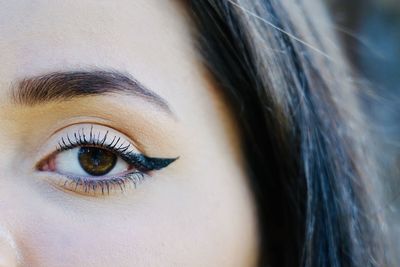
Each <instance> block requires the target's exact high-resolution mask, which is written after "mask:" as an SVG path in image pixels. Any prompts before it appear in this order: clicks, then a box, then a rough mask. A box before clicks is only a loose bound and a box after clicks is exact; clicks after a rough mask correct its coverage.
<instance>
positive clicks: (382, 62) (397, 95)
mask: <svg viewBox="0 0 400 267" xmlns="http://www.w3.org/2000/svg"><path fill="white" fill-rule="evenodd" d="M326 1H327V2H328V5H329V6H330V8H331V10H332V14H333V19H334V22H335V29H336V30H337V32H338V34H339V36H340V37H341V39H342V41H343V43H344V46H345V48H346V50H347V56H348V58H349V59H350V62H351V63H352V64H353V67H354V68H355V69H356V71H357V72H358V74H360V75H361V77H362V79H360V81H359V85H360V87H361V89H362V90H365V91H367V92H368V94H367V97H364V98H363V106H364V109H365V111H366V114H367V115H368V117H369V120H370V126H371V129H372V130H373V133H374V135H375V137H376V144H373V145H374V146H376V149H377V155H378V161H379V164H380V167H381V173H380V174H379V177H380V179H382V180H383V183H384V185H385V188H384V190H385V192H384V196H385V200H384V201H385V206H384V207H383V210H384V211H385V212H386V215H387V216H388V218H389V225H388V226H389V227H390V229H391V231H393V233H394V234H392V235H391V237H392V239H393V240H392V242H393V247H392V248H393V249H394V251H395V252H397V255H398V257H399V262H400V0H326Z"/></svg>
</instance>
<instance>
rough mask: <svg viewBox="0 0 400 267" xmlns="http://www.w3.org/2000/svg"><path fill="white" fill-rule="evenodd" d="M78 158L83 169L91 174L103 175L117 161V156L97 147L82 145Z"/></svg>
mask: <svg viewBox="0 0 400 267" xmlns="http://www.w3.org/2000/svg"><path fill="white" fill-rule="evenodd" d="M78 160H79V164H80V165H81V167H82V169H84V170H85V172H87V173H88V174H90V175H94V176H102V175H105V174H107V173H109V172H110V171H111V170H112V169H113V168H114V166H115V163H116V162H117V156H116V155H115V154H114V153H112V152H110V151H108V150H105V149H101V148H97V147H81V148H80V149H79V152H78Z"/></svg>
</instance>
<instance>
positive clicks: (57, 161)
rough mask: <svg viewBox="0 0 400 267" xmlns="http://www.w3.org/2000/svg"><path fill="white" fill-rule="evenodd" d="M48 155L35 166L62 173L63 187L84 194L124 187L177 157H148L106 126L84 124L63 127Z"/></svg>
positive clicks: (59, 175) (59, 174) (106, 191)
mask: <svg viewBox="0 0 400 267" xmlns="http://www.w3.org/2000/svg"><path fill="white" fill-rule="evenodd" d="M57 139H58V141H57V147H56V149H55V151H54V152H52V153H51V154H50V156H48V157H46V158H45V159H44V160H42V161H40V163H39V164H38V165H37V169H38V170H39V171H41V172H46V173H52V174H54V175H55V176H57V177H62V179H61V181H60V179H58V180H59V183H57V184H58V185H59V186H61V187H63V188H64V189H67V190H71V191H76V192H78V193H82V192H83V193H85V194H96V193H101V194H105V193H107V194H109V193H110V191H111V190H114V189H119V190H121V191H123V190H124V189H125V187H126V184H128V183H129V184H133V185H134V186H135V187H136V185H137V183H138V182H140V181H142V180H143V179H144V178H146V177H148V176H149V175H150V174H151V173H152V171H158V170H161V169H163V168H165V167H167V166H168V165H169V164H171V163H172V162H174V161H175V160H176V159H177V158H155V157H148V156H146V155H144V154H142V153H140V152H139V150H138V149H137V148H136V147H135V146H134V145H133V142H132V141H130V140H129V139H128V138H127V137H126V136H124V135H123V134H121V133H119V132H118V131H116V130H114V129H110V128H107V127H105V126H100V125H97V126H93V125H90V126H89V125H84V126H81V127H79V128H78V127H77V126H74V127H72V129H68V128H67V129H65V130H64V134H61V135H60V136H59V137H58V138H57Z"/></svg>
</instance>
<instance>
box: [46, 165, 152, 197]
mask: <svg viewBox="0 0 400 267" xmlns="http://www.w3.org/2000/svg"><path fill="white" fill-rule="evenodd" d="M148 177H149V176H148V175H147V174H144V173H142V172H139V171H131V172H127V173H125V174H123V175H120V176H109V177H99V178H93V177H85V176H82V177H79V176H70V175H61V174H56V173H49V177H48V178H47V180H48V181H49V182H50V184H52V185H53V186H54V187H56V188H59V189H60V190H63V191H66V192H71V193H73V194H79V195H86V196H102V195H112V194H116V193H124V192H126V191H128V190H131V189H136V187H137V186H138V185H139V184H141V183H142V182H143V181H145V180H146V179H147V178H148Z"/></svg>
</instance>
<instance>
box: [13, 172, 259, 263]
mask: <svg viewBox="0 0 400 267" xmlns="http://www.w3.org/2000/svg"><path fill="white" fill-rule="evenodd" d="M222 169H225V168H222ZM196 173H197V174H196ZM200 174H201V175H200ZM244 180H245V179H244V177H243V176H242V174H240V172H236V171H233V170H232V169H231V171H226V169H225V171H224V172H219V171H218V170H217V169H214V170H213V172H212V173H207V170H206V169H204V170H203V172H195V173H192V176H188V177H182V178H176V177H170V178H164V179H162V178H160V179H154V180H151V181H149V182H145V183H144V184H142V185H140V186H139V188H138V189H137V190H134V191H131V192H130V194H131V196H126V197H125V198H121V199H120V198H118V199H117V200H115V199H113V200H107V199H103V200H101V201H100V202H99V201H98V200H96V201H88V202H83V204H82V200H76V199H73V200H71V201H70V203H68V206H65V203H66V201H64V200H63V201H60V203H61V202H62V205H61V204H54V202H53V203H52V204H50V203H51V202H50V200H48V199H47V200H46V201H43V202H42V203H39V202H40V201H38V202H37V203H36V204H35V205H32V207H36V209H35V210H31V211H30V212H31V214H30V215H28V214H29V212H28V214H26V215H27V216H26V222H25V226H24V227H23V228H24V229H25V231H24V232H23V233H21V235H22V236H23V238H24V242H23V243H24V244H25V245H26V247H24V250H26V252H27V253H25V255H26V258H25V260H26V262H28V263H29V264H30V266H232V267H235V266H238V267H244V266H246V267H249V266H255V264H254V262H255V259H256V253H257V245H256V244H257V240H256V239H257V238H256V235H257V229H256V223H255V221H256V220H255V216H254V212H253V203H252V201H251V197H250V194H249V192H248V190H247V187H246V184H245V182H244ZM57 194H58V193H57ZM39 207H40V208H39Z"/></svg>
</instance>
